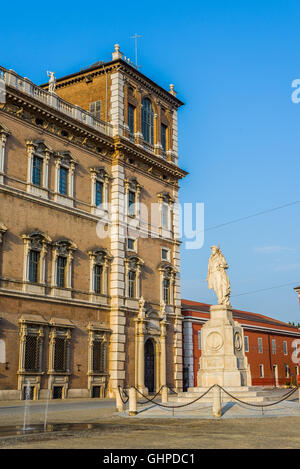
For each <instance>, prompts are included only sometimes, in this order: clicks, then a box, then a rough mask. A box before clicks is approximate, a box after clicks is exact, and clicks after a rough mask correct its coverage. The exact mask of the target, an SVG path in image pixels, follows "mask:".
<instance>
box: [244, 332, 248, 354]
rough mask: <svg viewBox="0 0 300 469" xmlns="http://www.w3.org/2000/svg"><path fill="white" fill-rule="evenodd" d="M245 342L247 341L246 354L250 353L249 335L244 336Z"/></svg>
mask: <svg viewBox="0 0 300 469" xmlns="http://www.w3.org/2000/svg"><path fill="white" fill-rule="evenodd" d="M244 340H245V352H249V339H248V336H247V335H245V336H244Z"/></svg>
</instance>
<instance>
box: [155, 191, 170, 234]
mask: <svg viewBox="0 0 300 469" xmlns="http://www.w3.org/2000/svg"><path fill="white" fill-rule="evenodd" d="M158 201H159V212H160V224H159V233H160V235H161V236H163V237H167V238H169V237H171V235H172V231H173V205H174V199H173V198H172V197H171V196H170V194H169V193H168V192H161V193H160V194H158Z"/></svg>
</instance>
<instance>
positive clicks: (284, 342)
mask: <svg viewBox="0 0 300 469" xmlns="http://www.w3.org/2000/svg"><path fill="white" fill-rule="evenodd" d="M283 354H284V355H287V354H288V349H287V341H286V340H284V341H283Z"/></svg>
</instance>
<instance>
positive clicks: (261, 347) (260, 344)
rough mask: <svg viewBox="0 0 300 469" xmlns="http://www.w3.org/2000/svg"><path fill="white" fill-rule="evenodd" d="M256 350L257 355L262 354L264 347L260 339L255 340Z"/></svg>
mask: <svg viewBox="0 0 300 469" xmlns="http://www.w3.org/2000/svg"><path fill="white" fill-rule="evenodd" d="M257 350H258V353H264V345H263V340H262V337H258V338H257Z"/></svg>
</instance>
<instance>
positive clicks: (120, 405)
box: [115, 389, 124, 412]
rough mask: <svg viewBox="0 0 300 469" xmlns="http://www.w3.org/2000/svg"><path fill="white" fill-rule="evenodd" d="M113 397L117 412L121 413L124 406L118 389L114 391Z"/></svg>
mask: <svg viewBox="0 0 300 469" xmlns="http://www.w3.org/2000/svg"><path fill="white" fill-rule="evenodd" d="M115 395H116V408H117V411H118V412H123V410H124V404H123V401H122V399H121V396H120V391H119V389H116V390H115Z"/></svg>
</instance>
